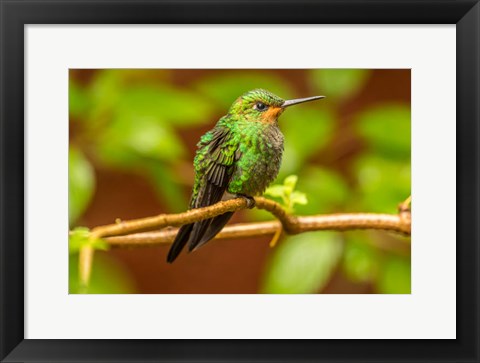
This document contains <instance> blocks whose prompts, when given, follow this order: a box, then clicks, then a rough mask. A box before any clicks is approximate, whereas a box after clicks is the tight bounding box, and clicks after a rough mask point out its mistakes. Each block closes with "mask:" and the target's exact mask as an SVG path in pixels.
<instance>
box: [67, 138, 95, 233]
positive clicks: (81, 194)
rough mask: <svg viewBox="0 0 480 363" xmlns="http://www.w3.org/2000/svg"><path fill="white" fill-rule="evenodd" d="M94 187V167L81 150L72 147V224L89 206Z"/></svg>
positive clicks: (69, 182) (70, 188) (69, 165)
mask: <svg viewBox="0 0 480 363" xmlns="http://www.w3.org/2000/svg"><path fill="white" fill-rule="evenodd" d="M94 188H95V174H94V171H93V167H92V166H91V165H90V163H89V162H88V160H87V159H86V158H85V157H84V156H83V154H82V153H81V152H80V150H78V149H76V148H73V147H71V148H70V150H69V154H68V212H69V220H70V224H71V225H72V224H73V223H74V222H75V221H76V220H77V219H78V218H79V217H80V216H81V215H82V214H83V212H84V211H85V209H86V208H87V206H88V204H89V202H90V200H91V198H92V196H93V193H94Z"/></svg>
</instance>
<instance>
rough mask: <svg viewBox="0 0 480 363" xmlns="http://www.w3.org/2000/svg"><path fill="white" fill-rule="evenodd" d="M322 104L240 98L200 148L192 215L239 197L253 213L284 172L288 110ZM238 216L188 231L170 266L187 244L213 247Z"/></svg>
mask: <svg viewBox="0 0 480 363" xmlns="http://www.w3.org/2000/svg"><path fill="white" fill-rule="evenodd" d="M321 98H324V96H313V97H307V98H299V99H293V100H283V99H282V98H280V97H278V96H276V95H274V94H273V93H271V92H269V91H267V90H264V89H255V90H253V91H249V92H246V93H245V94H243V95H242V96H240V97H239V98H237V100H236V101H235V102H234V103H233V104H232V106H231V107H230V109H229V110H228V113H227V115H225V116H223V117H222V118H220V120H219V121H218V122H217V124H216V125H215V127H214V128H213V129H212V130H210V131H208V132H207V133H206V134H204V135H203V136H202V137H201V138H200V142H199V143H198V144H197V146H198V150H197V153H196V156H195V159H194V169H195V182H194V186H193V191H192V197H191V200H190V209H193V208H201V207H206V206H209V205H212V204H215V203H217V202H219V201H220V200H227V199H231V198H238V197H244V198H246V199H247V200H248V201H249V206H250V207H253V206H254V204H255V201H254V199H253V196H255V195H258V194H261V193H263V192H264V191H265V189H266V188H267V186H268V185H269V184H270V183H271V182H272V181H273V180H274V179H275V178H276V176H277V174H278V171H279V169H280V164H281V161H282V154H283V134H282V133H281V131H280V129H279V128H278V117H279V116H280V115H281V114H282V113H283V111H284V110H285V109H286V108H287V107H290V106H292V105H297V104H299V103H303V102H309V101H314V100H319V99H321ZM232 215H233V212H227V213H225V214H222V215H219V216H217V217H214V218H210V219H206V220H203V221H199V222H195V223H192V224H186V225H183V226H182V227H181V228H180V230H179V231H178V234H177V236H176V237H175V241H174V242H173V244H172V246H171V248H170V251H169V252H168V256H167V262H169V263H172V262H173V261H175V259H176V258H177V256H178V255H179V254H180V252H181V251H182V249H183V248H184V247H185V245H186V244H187V242H188V250H189V252H190V251H193V250H195V249H197V248H199V247H200V246H202V245H204V244H205V243H207V242H208V241H210V240H211V239H212V238H213V237H215V235H216V234H217V233H218V232H220V230H221V229H222V228H223V227H224V226H225V224H226V223H227V222H228V221H229V220H230V218H231V217H232Z"/></svg>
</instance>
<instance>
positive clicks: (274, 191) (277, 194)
mask: <svg viewBox="0 0 480 363" xmlns="http://www.w3.org/2000/svg"><path fill="white" fill-rule="evenodd" d="M285 189H286V187H285V185H281V184H274V185H271V186H269V187H268V188H267V189H266V190H265V193H263V194H265V195H268V196H270V197H274V198H284V197H285Z"/></svg>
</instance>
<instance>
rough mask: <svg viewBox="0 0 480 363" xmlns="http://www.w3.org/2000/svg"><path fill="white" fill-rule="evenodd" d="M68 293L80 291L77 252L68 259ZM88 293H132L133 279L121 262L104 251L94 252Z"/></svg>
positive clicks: (133, 291) (133, 287)
mask: <svg viewBox="0 0 480 363" xmlns="http://www.w3.org/2000/svg"><path fill="white" fill-rule="evenodd" d="M68 267H69V268H68V270H69V276H68V282H69V293H70V294H78V293H79V292H80V286H79V278H78V254H72V255H70V258H69V261H68ZM87 293H88V294H133V293H135V283H134V280H133V278H132V276H131V274H130V273H129V271H128V270H127V269H126V267H125V266H124V265H122V263H121V262H120V261H119V260H117V259H115V258H114V257H112V256H109V255H107V254H105V253H101V252H97V253H95V258H94V260H93V267H92V275H91V278H90V283H89V286H88V291H87Z"/></svg>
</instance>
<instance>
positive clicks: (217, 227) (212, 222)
mask: <svg viewBox="0 0 480 363" xmlns="http://www.w3.org/2000/svg"><path fill="white" fill-rule="evenodd" d="M232 216H233V212H227V213H224V214H221V215H219V216H216V217H214V218H211V219H209V220H208V221H209V223H208V225H207V228H206V229H205V230H204V231H203V233H202V235H201V236H200V238H198V239H194V238H192V240H191V241H190V244H189V246H188V250H189V251H193V250H196V249H197V248H199V247H201V246H203V245H204V244H205V243H207V242H208V241H210V240H211V239H212V238H213V237H215V236H216V235H217V234H218V232H220V231H221V230H222V228H223V227H224V226H225V225H226V224H227V223H228V221H229V220H230V218H232Z"/></svg>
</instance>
